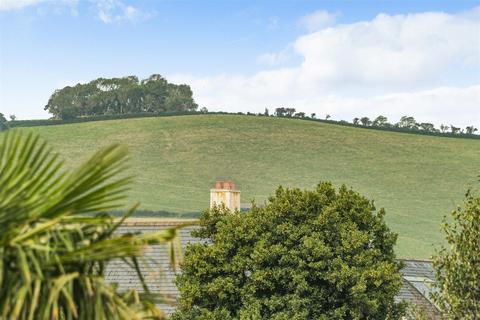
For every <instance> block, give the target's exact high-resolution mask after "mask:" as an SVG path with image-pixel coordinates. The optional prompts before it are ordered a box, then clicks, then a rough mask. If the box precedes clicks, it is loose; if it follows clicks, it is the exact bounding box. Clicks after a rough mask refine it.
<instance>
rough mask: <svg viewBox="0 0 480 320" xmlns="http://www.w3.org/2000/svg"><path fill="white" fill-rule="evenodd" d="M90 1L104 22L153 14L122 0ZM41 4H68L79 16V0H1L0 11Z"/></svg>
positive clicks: (131, 19)
mask: <svg viewBox="0 0 480 320" xmlns="http://www.w3.org/2000/svg"><path fill="white" fill-rule="evenodd" d="M90 3H91V5H92V6H93V8H94V10H95V11H96V14H97V17H98V18H99V19H100V20H101V21H102V22H104V23H112V22H123V21H129V22H135V21H139V20H145V19H148V18H150V17H151V16H152V14H153V13H150V12H146V11H143V10H140V9H139V8H136V7H134V6H132V5H127V4H125V3H124V2H123V1H122V0H90ZM40 4H45V5H51V6H53V7H54V8H55V9H59V7H60V6H65V5H68V6H70V13H71V14H72V15H73V16H78V14H79V13H78V8H77V4H78V0H0V11H2V10H3V11H9V10H20V9H23V8H26V7H29V6H34V5H40ZM40 9H42V8H40ZM40 9H39V10H40ZM41 12H43V11H41ZM54 12H57V13H58V12H60V11H58V10H54Z"/></svg>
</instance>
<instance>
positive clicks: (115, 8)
mask: <svg viewBox="0 0 480 320" xmlns="http://www.w3.org/2000/svg"><path fill="white" fill-rule="evenodd" d="M92 2H94V4H95V6H96V9H97V15H98V18H99V19H100V20H101V21H102V22H104V23H112V22H122V21H130V22H135V21H138V20H144V19H148V18H149V17H150V16H151V14H149V13H147V12H144V11H142V10H140V9H138V8H136V7H133V6H131V5H126V4H125V3H123V2H122V1H120V0H92Z"/></svg>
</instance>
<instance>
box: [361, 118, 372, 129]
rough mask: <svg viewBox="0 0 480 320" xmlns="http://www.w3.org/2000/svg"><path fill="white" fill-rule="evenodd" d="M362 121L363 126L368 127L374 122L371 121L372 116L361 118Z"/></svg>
mask: <svg viewBox="0 0 480 320" xmlns="http://www.w3.org/2000/svg"><path fill="white" fill-rule="evenodd" d="M360 122H361V123H362V125H363V126H366V127H367V126H370V125H371V124H372V121H370V118H368V117H362V118H360Z"/></svg>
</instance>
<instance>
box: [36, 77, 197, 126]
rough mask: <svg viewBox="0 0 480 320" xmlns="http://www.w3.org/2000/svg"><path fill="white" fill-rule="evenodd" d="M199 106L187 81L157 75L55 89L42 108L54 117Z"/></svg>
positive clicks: (101, 80)
mask: <svg viewBox="0 0 480 320" xmlns="http://www.w3.org/2000/svg"><path fill="white" fill-rule="evenodd" d="M197 107H198V105H197V104H196V103H195V101H194V100H193V97H192V90H191V89H190V86H188V85H186V84H181V85H176V84H173V83H169V82H168V81H167V80H166V79H165V78H163V77H162V76H160V75H158V74H154V75H151V76H150V77H149V78H147V79H143V80H139V79H138V78H137V77H135V76H128V77H124V78H112V79H105V78H98V79H95V80H93V81H90V82H89V83H86V84H77V85H75V86H73V87H70V86H67V87H65V88H63V89H60V90H56V91H55V92H54V93H53V94H52V95H51V97H50V99H49V100H48V103H47V105H46V106H45V110H47V111H48V112H50V113H51V114H52V115H53V117H54V118H56V119H72V118H76V117H84V116H98V115H111V114H115V115H118V114H132V113H161V112H172V111H178V112H184V111H195V110H196V109H197Z"/></svg>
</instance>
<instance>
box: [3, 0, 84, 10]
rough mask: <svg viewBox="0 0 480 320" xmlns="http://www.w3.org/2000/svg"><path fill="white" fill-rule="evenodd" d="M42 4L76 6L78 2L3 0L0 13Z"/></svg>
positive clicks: (64, 0) (75, 0) (65, 0)
mask: <svg viewBox="0 0 480 320" xmlns="http://www.w3.org/2000/svg"><path fill="white" fill-rule="evenodd" d="M42 3H48V4H53V5H56V4H57V5H76V3H77V0H1V1H0V11H10V10H20V9H23V8H26V7H30V6H34V5H39V4H42Z"/></svg>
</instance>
